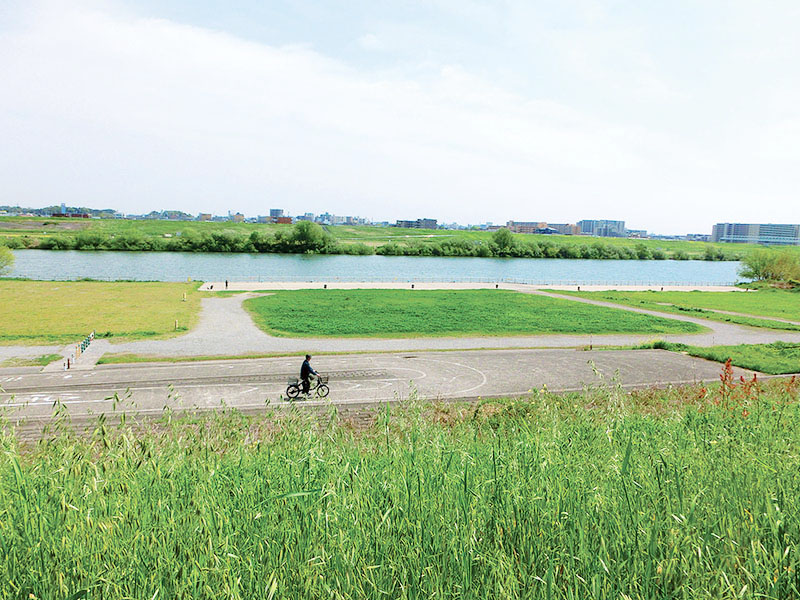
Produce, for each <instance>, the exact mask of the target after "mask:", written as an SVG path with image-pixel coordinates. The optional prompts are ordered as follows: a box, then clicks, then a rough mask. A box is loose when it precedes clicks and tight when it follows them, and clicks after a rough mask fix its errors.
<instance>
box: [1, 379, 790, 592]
mask: <svg viewBox="0 0 800 600" xmlns="http://www.w3.org/2000/svg"><path fill="white" fill-rule="evenodd" d="M799 388H800V385H799V384H798V381H797V380H795V379H787V380H782V381H774V380H773V381H769V382H762V381H760V380H758V379H744V380H742V379H738V380H735V379H734V378H733V376H732V371H730V370H729V369H727V370H726V371H724V372H723V373H722V378H721V380H720V383H719V384H718V385H714V386H691V387H685V388H677V389H673V390H638V391H636V392H630V393H627V392H625V391H624V390H623V389H622V388H621V385H619V384H618V382H614V381H611V382H603V385H601V384H598V385H597V386H595V387H593V388H592V389H587V390H584V391H583V392H581V393H575V394H569V395H565V396H560V395H555V394H551V393H549V392H547V391H546V390H542V391H540V392H537V393H535V394H532V395H531V397H529V398H526V399H512V398H509V399H501V400H488V399H487V400H482V401H480V402H479V403H477V404H475V405H459V404H437V405H433V404H429V403H426V402H423V401H421V400H419V399H418V398H415V397H413V394H412V397H411V398H410V399H408V400H407V401H406V402H405V403H404V404H395V405H393V406H389V405H385V406H384V407H381V409H380V410H379V411H377V414H376V415H375V419H374V425H373V426H371V427H369V428H367V429H366V430H355V429H353V428H351V427H348V426H347V423H346V419H345V418H344V417H343V416H342V415H339V414H326V415H324V416H323V418H321V419H320V418H319V417H312V416H310V415H309V414H308V413H307V412H305V411H303V410H300V409H298V408H297V407H292V408H290V409H289V410H288V411H287V412H285V413H279V412H273V413H271V414H270V416H260V417H248V416H245V415H242V414H240V413H237V412H236V411H234V410H231V409H227V408H226V409H223V410H219V411H217V412H216V413H214V414H210V415H204V416H196V415H195V416H180V415H176V414H171V415H169V416H168V417H165V419H164V420H163V421H161V422H160V423H158V424H155V425H153V424H151V425H146V424H142V423H138V424H135V423H134V422H133V421H129V422H128V423H126V424H125V425H123V426H115V427H108V426H107V423H106V422H102V421H98V426H97V428H96V429H95V434H94V435H91V436H88V437H86V436H82V437H78V436H76V435H74V434H73V433H72V432H71V429H70V426H69V423H68V421H67V420H66V419H65V417H63V415H61V413H60V412H59V417H58V418H59V419H60V425H59V428H54V429H53V430H52V431H51V435H50V437H48V438H47V439H46V441H42V442H40V443H39V444H38V445H36V446H35V447H33V448H29V449H28V450H27V451H25V452H23V451H22V450H21V449H20V446H19V444H17V443H16V442H15V441H14V439H13V436H9V435H6V437H3V438H1V439H2V448H3V452H2V453H0V598H29V597H30V595H31V594H32V595H33V596H35V597H36V598H69V597H87V598H154V597H155V598H219V597H228V598H254V597H258V598H270V597H273V598H278V597H285V598H323V597H325V598H386V597H389V598H422V597H425V598H431V597H440V598H488V597H492V598H508V597H520V598H675V597H682V598H696V597H714V598H740V597H752V598H796V597H798V596H800V580H799V579H798V568H800V555H798V552H800V520H799V519H800V501H799V500H798V499H800V480H799V479H798V477H797V472H798V470H800V443H798V436H797V434H796V432H797V430H798V427H800V408H798V393H799V392H800V389H799ZM56 410H57V411H60V407H58V406H57V407H56Z"/></svg>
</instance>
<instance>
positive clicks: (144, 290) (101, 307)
mask: <svg viewBox="0 0 800 600" xmlns="http://www.w3.org/2000/svg"><path fill="white" fill-rule="evenodd" d="M196 288H197V284H196V283H194V284H188V283H153V282H110V283H109V282H99V281H15V280H0V344H3V345H9V344H48V343H70V342H77V341H80V340H81V339H82V338H83V337H84V336H86V335H88V334H89V333H90V332H92V331H95V332H96V334H97V336H98V337H110V338H111V339H112V340H113V339H115V338H122V339H124V340H131V339H137V338H148V337H155V336H160V337H167V336H170V335H174V334H176V333H181V332H184V331H186V330H187V329H189V328H191V327H192V326H193V325H194V324H195V323H196V322H197V317H198V314H199V309H200V297H201V295H200V294H199V293H197V291H196ZM184 293H186V301H185V302H184V301H183V294H184ZM176 319H177V321H178V330H177V331H176V330H175V320H176Z"/></svg>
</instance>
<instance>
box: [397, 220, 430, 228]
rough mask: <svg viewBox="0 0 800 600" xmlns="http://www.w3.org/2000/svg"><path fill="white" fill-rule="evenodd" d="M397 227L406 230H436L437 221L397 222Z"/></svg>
mask: <svg viewBox="0 0 800 600" xmlns="http://www.w3.org/2000/svg"><path fill="white" fill-rule="evenodd" d="M395 227H404V228H406V229H436V228H437V221H436V219H417V220H416V221H397V223H396V224H395Z"/></svg>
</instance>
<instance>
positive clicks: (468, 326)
mask: <svg viewBox="0 0 800 600" xmlns="http://www.w3.org/2000/svg"><path fill="white" fill-rule="evenodd" d="M244 306H245V308H246V309H247V310H248V311H249V312H250V313H251V314H252V315H253V320H254V321H255V323H256V325H258V326H259V327H261V328H262V329H263V330H264V331H266V332H268V333H270V334H273V335H291V336H307V337H315V336H321V337H325V336H332V337H417V336H458V335H525V334H540V333H542V334H543V333H565V334H590V333H592V334H601V333H695V332H699V331H702V328H701V327H699V326H697V325H695V324H693V323H684V322H682V321H676V320H670V319H661V318H658V317H651V316H649V315H640V314H636V313H632V312H629V311H625V310H617V309H611V308H603V307H598V306H589V305H586V304H580V303H578V302H572V301H569V300H559V299H555V298H547V297H544V296H536V295H531V294H520V293H518V292H511V291H506V290H458V291H445V290H435V291H433V290H297V291H278V292H275V293H273V294H271V295H269V296H260V297H258V298H251V299H249V300H245V302H244Z"/></svg>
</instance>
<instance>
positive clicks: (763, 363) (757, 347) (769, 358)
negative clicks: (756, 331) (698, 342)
mask: <svg viewBox="0 0 800 600" xmlns="http://www.w3.org/2000/svg"><path fill="white" fill-rule="evenodd" d="M637 348H639V349H649V348H660V349H663V350H671V351H672V352H685V353H686V354H689V355H691V356H697V357H699V358H705V359H708V360H714V361H717V362H719V363H724V362H726V361H727V360H730V361H731V364H733V365H735V366H737V367H742V368H743V369H750V370H752V371H759V372H760V373H768V374H770V375H785V374H794V373H800V344H788V343H785V342H775V343H772V344H737V345H735V346H710V347H706V346H687V345H686V344H675V343H672V342H664V341H658V342H653V343H651V344H643V345H641V346H637Z"/></svg>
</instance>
